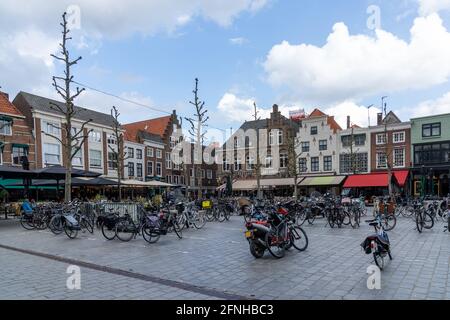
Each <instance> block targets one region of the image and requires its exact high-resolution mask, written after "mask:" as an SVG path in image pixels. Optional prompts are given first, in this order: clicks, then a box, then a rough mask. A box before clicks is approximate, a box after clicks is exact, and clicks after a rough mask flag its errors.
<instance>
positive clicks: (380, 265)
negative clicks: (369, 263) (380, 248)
mask: <svg viewBox="0 0 450 320" xmlns="http://www.w3.org/2000/svg"><path fill="white" fill-rule="evenodd" d="M373 259H374V260H375V264H376V265H377V266H378V268H380V270H383V268H384V265H385V262H384V257H383V256H382V255H381V254H379V253H378V252H374V253H373Z"/></svg>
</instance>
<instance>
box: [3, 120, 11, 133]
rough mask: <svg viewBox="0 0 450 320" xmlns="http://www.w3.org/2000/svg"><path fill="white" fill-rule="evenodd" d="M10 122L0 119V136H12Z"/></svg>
mask: <svg viewBox="0 0 450 320" xmlns="http://www.w3.org/2000/svg"><path fill="white" fill-rule="evenodd" d="M11 129H12V120H5V119H0V135H3V136H10V135H11V134H12V131H11Z"/></svg>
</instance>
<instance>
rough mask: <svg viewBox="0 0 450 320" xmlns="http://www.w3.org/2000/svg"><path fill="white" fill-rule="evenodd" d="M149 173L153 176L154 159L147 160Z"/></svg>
mask: <svg viewBox="0 0 450 320" xmlns="http://www.w3.org/2000/svg"><path fill="white" fill-rule="evenodd" d="M147 175H148V176H150V177H153V176H154V174H153V161H148V162H147Z"/></svg>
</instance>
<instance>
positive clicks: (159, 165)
mask: <svg viewBox="0 0 450 320" xmlns="http://www.w3.org/2000/svg"><path fill="white" fill-rule="evenodd" d="M156 175H157V176H158V177H162V163H161V162H157V163H156Z"/></svg>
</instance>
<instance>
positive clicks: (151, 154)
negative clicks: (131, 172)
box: [147, 148, 154, 158]
mask: <svg viewBox="0 0 450 320" xmlns="http://www.w3.org/2000/svg"><path fill="white" fill-rule="evenodd" d="M147 157H149V158H153V157H154V149H153V148H147Z"/></svg>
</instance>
